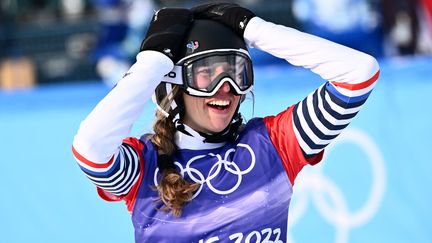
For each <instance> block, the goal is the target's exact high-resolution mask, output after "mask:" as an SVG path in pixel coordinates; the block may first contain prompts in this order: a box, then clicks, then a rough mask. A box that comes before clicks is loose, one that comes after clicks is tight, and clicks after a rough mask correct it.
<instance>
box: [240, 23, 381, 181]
mask: <svg viewBox="0 0 432 243" xmlns="http://www.w3.org/2000/svg"><path fill="white" fill-rule="evenodd" d="M244 38H245V40H246V41H247V43H248V45H249V46H251V47H254V48H258V49H260V50H263V51H265V52H267V53H270V54H272V55H274V56H276V57H279V58H283V59H285V60H287V61H288V62H289V63H291V64H293V65H296V66H302V67H304V68H307V69H310V70H311V71H312V72H314V73H316V74H318V75H319V76H321V77H322V78H323V79H325V80H327V81H328V82H326V83H325V84H323V85H322V86H321V87H319V88H318V89H317V90H315V91H314V92H312V93H311V94H310V95H308V96H307V97H306V98H305V99H303V100H302V101H300V102H299V103H297V104H296V105H294V106H293V107H290V108H289V109H287V110H286V111H284V112H282V113H280V114H278V115H277V116H272V117H267V118H265V123H266V126H267V128H268V129H269V132H270V136H271V138H272V141H273V142H274V144H275V146H276V148H277V149H278V151H279V154H281V157H282V158H283V160H284V163H285V164H286V168H287V171H288V174H289V175H290V179H291V180H292V182H293V180H294V178H295V176H296V175H297V173H298V172H299V171H300V169H301V168H302V167H303V166H304V165H305V164H307V163H309V164H314V163H317V162H318V161H319V160H320V159H321V156H319V155H320V153H321V152H322V151H323V149H324V148H325V147H326V146H327V145H328V144H329V143H330V142H331V141H332V140H333V139H335V138H336V137H337V136H338V135H339V134H340V133H341V132H342V130H343V129H344V128H345V127H347V126H348V124H349V123H350V122H351V120H352V118H353V117H354V116H355V115H356V114H357V113H358V111H359V110H360V108H361V106H362V105H363V103H364V102H365V101H366V99H367V98H368V96H369V94H370V92H371V91H372V88H373V87H374V85H375V82H376V80H377V79H378V76H379V66H378V63H377V61H376V60H375V58H373V57H372V56H370V55H368V54H365V53H362V52H360V51H357V50H354V49H351V48H348V47H345V46H342V45H339V44H337V43H334V42H331V41H328V40H325V39H322V38H319V37H317V36H313V35H310V34H307V33H303V32H300V31H298V30H295V29H293V28H289V27H285V26H282V25H276V24H273V23H271V22H267V21H264V20H262V19H260V18H259V17H255V18H252V19H251V20H250V21H249V24H248V25H247V28H246V30H245V33H244ZM293 141H296V142H293ZM296 143H298V145H299V147H300V148H301V154H300V150H298V149H297V147H298V146H297V145H296Z"/></svg>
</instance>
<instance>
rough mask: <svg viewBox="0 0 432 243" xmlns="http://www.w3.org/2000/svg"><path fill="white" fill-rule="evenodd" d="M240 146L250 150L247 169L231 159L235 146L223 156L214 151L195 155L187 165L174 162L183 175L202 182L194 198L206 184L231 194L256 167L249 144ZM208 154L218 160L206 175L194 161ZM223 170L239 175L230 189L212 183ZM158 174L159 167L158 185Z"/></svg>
mask: <svg viewBox="0 0 432 243" xmlns="http://www.w3.org/2000/svg"><path fill="white" fill-rule="evenodd" d="M239 148H242V149H246V151H248V152H249V154H250V158H251V161H250V164H249V166H248V167H247V168H246V169H245V170H242V169H241V168H240V167H239V166H238V165H237V164H236V163H235V162H234V161H231V159H230V154H232V153H234V152H235V151H236V149H234V148H231V149H229V150H227V151H226V152H225V155H224V156H223V158H222V156H221V155H220V154H213V153H209V154H204V155H197V156H194V157H192V158H191V159H189V160H188V162H187V163H186V165H185V167H183V166H182V164H180V163H179V162H177V161H175V162H174V164H175V165H176V166H177V167H178V168H179V170H180V174H181V175H182V176H183V177H184V176H185V174H187V175H188V177H189V178H190V179H191V180H192V181H193V182H195V183H198V184H200V187H199V189H198V190H197V191H196V192H195V193H194V195H193V197H192V198H195V197H196V196H198V195H199V193H200V192H201V190H202V188H203V186H204V184H206V185H207V187H208V188H209V189H210V190H211V191H212V192H214V193H216V194H219V195H227V194H230V193H232V192H234V191H235V190H237V189H238V188H239V186H240V184H241V182H242V179H243V175H245V174H247V173H249V172H250V171H251V170H252V169H253V168H254V166H255V160H256V159H255V153H254V151H253V150H252V148H251V147H250V146H249V145H248V144H242V143H239V144H237V149H239ZM206 156H212V157H216V158H217V162H216V163H214V164H213V166H212V167H211V168H210V170H209V172H208V174H207V176H205V175H204V174H203V173H202V172H201V171H199V170H198V169H196V168H194V167H193V163H194V162H195V161H198V160H199V159H201V158H204V157H206ZM244 157H246V156H244ZM222 170H226V171H227V172H229V173H231V174H233V175H235V176H237V180H236V182H235V184H234V185H233V186H232V187H231V188H229V189H218V188H216V187H215V186H214V185H213V184H214V183H212V180H214V179H215V178H216V177H217V176H218V175H219V174H220V173H221V172H222ZM158 176H159V168H156V170H155V173H154V178H153V179H154V184H155V185H158Z"/></svg>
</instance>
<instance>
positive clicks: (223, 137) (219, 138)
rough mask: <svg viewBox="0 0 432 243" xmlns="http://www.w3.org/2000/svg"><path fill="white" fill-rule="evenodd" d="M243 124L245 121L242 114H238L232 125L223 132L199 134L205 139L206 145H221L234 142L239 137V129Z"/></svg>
mask: <svg viewBox="0 0 432 243" xmlns="http://www.w3.org/2000/svg"><path fill="white" fill-rule="evenodd" d="M242 122H243V119H242V118H241V114H240V113H238V112H237V113H236V115H235V117H233V120H232V121H231V123H230V124H229V125H228V126H227V127H226V128H225V129H224V130H223V131H221V132H218V133H213V134H209V133H203V132H198V133H199V134H200V135H201V136H203V137H204V138H205V139H204V142H205V143H221V142H227V141H234V140H236V139H237V137H238V134H239V129H240V126H241V124H242Z"/></svg>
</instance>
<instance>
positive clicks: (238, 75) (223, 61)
mask: <svg viewBox="0 0 432 243" xmlns="http://www.w3.org/2000/svg"><path fill="white" fill-rule="evenodd" d="M185 69H186V70H185V71H186V81H187V86H188V88H192V89H195V90H198V91H201V92H208V93H210V92H212V91H213V89H214V88H215V87H216V86H217V85H218V84H219V82H221V80H223V79H225V78H227V77H228V78H231V79H232V80H233V81H234V84H235V85H236V86H237V89H239V90H240V91H245V90H247V89H248V88H250V87H251V86H252V85H253V73H252V66H251V62H250V59H249V58H248V57H247V56H246V55H240V54H227V55H216V56H215V55H213V56H207V57H204V58H200V59H197V60H194V61H191V62H190V63H188V64H186V68H185Z"/></svg>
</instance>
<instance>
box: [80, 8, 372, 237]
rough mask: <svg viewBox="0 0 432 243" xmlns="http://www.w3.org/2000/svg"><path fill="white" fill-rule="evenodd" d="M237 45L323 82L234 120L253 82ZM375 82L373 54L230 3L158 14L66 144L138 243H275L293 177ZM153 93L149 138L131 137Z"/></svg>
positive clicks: (318, 155) (315, 158) (316, 157)
mask: <svg viewBox="0 0 432 243" xmlns="http://www.w3.org/2000/svg"><path fill="white" fill-rule="evenodd" d="M246 46H249V47H253V48H258V49H260V50H262V51H265V52H268V53H270V54H272V55H274V56H276V57H279V58H283V59H285V60H287V61H288V62H290V63H292V64H294V65H297V66H302V67H305V68H308V69H310V70H311V71H313V72H315V73H317V74H319V75H320V76H321V77H323V78H325V79H327V80H329V81H328V82H326V83H325V84H323V85H322V86H320V87H319V88H318V89H316V90H315V91H314V92H312V93H311V94H310V95H309V96H307V97H306V98H304V99H303V100H302V101H300V102H298V103H297V104H294V105H292V106H290V107H288V108H287V109H286V110H284V111H282V112H280V113H279V114H277V115H276V116H267V117H264V118H254V119H251V120H250V121H248V122H247V123H245V124H243V123H242V117H241V114H240V112H239V107H240V105H241V102H242V101H243V100H244V96H245V95H246V94H247V93H248V92H250V91H251V90H252V88H253V84H254V79H253V71H252V62H251V58H250V55H249V53H248V49H247V47H246ZM378 76H379V68H378V64H377V62H376V60H375V59H374V58H373V57H371V56H369V55H367V54H364V53H362V52H359V51H356V50H353V49H350V48H347V47H344V46H341V45H338V44H335V43H333V42H330V41H327V40H324V39H321V38H318V37H315V36H312V35H308V34H305V33H302V32H299V31H297V30H295V29H292V28H288V27H285V26H281V25H275V24H273V23H271V22H267V21H265V20H263V19H261V18H259V17H257V16H255V14H254V13H252V12H251V11H249V10H248V9H245V8H242V7H240V6H238V5H236V4H230V3H220V4H205V5H201V6H198V7H195V8H193V9H191V10H189V9H178V8H164V9H161V10H159V11H157V12H156V13H155V15H154V16H153V20H152V22H151V24H150V27H149V30H148V32H147V35H146V37H145V39H144V41H143V43H142V45H141V52H140V53H139V54H138V55H137V61H136V63H135V64H134V65H133V66H132V67H131V68H130V70H129V72H128V73H127V75H125V76H124V77H123V79H122V80H120V82H119V83H118V84H117V86H116V87H115V88H113V90H112V91H111V92H110V93H109V94H108V95H107V96H106V97H105V98H104V99H103V100H102V101H101V102H100V103H99V104H98V105H97V106H96V107H95V108H94V110H93V111H92V112H91V113H90V114H89V116H88V117H87V118H86V119H85V120H84V121H83V122H82V124H81V126H80V129H79V130H78V133H77V135H76V136H75V139H74V142H73V148H72V149H73V153H74V156H75V158H76V159H77V161H78V164H79V166H80V167H81V169H82V170H83V171H84V173H86V174H87V176H88V177H89V179H90V180H92V181H93V182H94V183H95V184H96V186H97V188H98V192H99V195H100V196H101V197H102V198H104V199H106V200H109V201H119V200H124V201H125V202H126V204H127V206H128V209H129V211H130V212H131V213H132V221H133V223H134V227H135V239H136V241H137V242H217V241H223V242H227V241H229V240H236V239H238V240H240V241H241V240H242V239H243V237H245V240H246V242H249V241H260V239H261V238H262V239H267V240H268V241H273V242H281V241H282V242H283V241H285V239H286V238H287V223H288V208H289V204H290V201H291V196H292V192H293V185H294V180H295V178H296V177H297V175H298V173H299V172H300V171H301V170H302V168H303V167H304V166H305V165H308V164H310V165H314V164H316V163H318V162H319V161H320V160H321V159H322V156H323V151H324V148H325V147H326V146H327V145H328V144H329V143H330V142H331V141H333V140H334V139H335V138H336V137H337V136H338V135H339V134H340V133H341V131H342V130H343V129H344V128H345V127H346V126H348V124H349V123H350V122H351V120H352V118H353V117H355V116H356V114H357V113H358V111H359V110H360V108H361V106H362V105H363V103H364V102H365V101H366V99H367V98H368V96H369V94H370V92H371V90H372V88H373V87H374V85H375V81H376V80H377V79H378ZM152 93H154V101H155V102H156V104H157V106H158V110H157V114H156V121H155V124H154V133H153V134H144V135H143V136H141V138H135V137H129V136H130V135H129V134H130V130H131V127H132V125H133V124H134V123H135V122H136V121H137V119H138V116H139V115H140V114H141V113H142V112H143V108H144V104H145V102H146V101H147V100H148V99H149V98H150V96H151V95H152Z"/></svg>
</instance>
